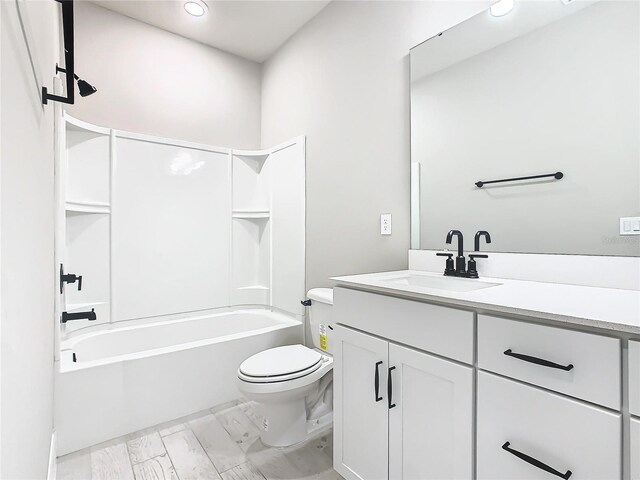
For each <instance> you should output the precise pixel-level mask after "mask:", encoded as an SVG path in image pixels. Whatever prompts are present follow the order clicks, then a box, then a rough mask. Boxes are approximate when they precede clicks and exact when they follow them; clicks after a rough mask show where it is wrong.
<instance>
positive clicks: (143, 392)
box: [55, 308, 303, 455]
mask: <svg viewBox="0 0 640 480" xmlns="http://www.w3.org/2000/svg"><path fill="white" fill-rule="evenodd" d="M302 340H303V327H302V323H301V322H300V321H299V320H297V319H296V318H294V317H292V316H289V315H285V314H283V313H279V312H276V311H272V310H269V309H265V308H255V309H243V310H235V311H226V312H222V313H209V314H206V315H204V314H202V315H194V316H191V317H188V318H178V319H171V320H164V321H156V322H153V323H144V324H134V325H130V326H119V325H118V326H115V327H114V326H111V329H109V330H97V331H96V330H92V329H90V328H89V329H86V333H81V334H77V335H74V336H73V337H71V338H68V339H66V340H64V341H62V342H61V345H60V358H59V360H58V361H56V369H55V370H56V374H55V381H56V385H55V429H56V432H57V438H58V455H65V454H67V453H70V452H73V451H76V450H79V449H82V448H85V447H88V446H90V445H94V444H96V443H100V442H102V441H105V440H109V439H111V438H115V437H119V436H121V435H125V434H127V433H131V432H134V431H137V430H141V429H143V428H147V427H151V426H153V425H157V424H159V423H162V422H166V421H169V420H173V419H175V418H178V417H182V416H185V415H189V414H191V413H195V412H198V411H200V410H204V409H206V408H210V407H212V406H214V405H218V404H220V403H224V402H228V401H230V400H233V399H234V398H237V397H239V396H240V393H239V392H238V391H237V388H236V371H237V369H238V366H239V365H240V363H241V362H242V361H243V360H244V359H246V358H247V357H249V356H250V355H253V354H254V353H257V352H259V351H262V350H265V349H267V348H271V347H275V346H280V345H289V344H294V343H301V342H302Z"/></svg>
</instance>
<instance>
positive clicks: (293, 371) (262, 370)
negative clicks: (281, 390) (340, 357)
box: [238, 345, 326, 383]
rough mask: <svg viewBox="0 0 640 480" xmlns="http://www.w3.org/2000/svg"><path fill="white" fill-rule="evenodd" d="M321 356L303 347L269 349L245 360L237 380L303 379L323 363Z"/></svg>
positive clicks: (274, 380)
mask: <svg viewBox="0 0 640 480" xmlns="http://www.w3.org/2000/svg"><path fill="white" fill-rule="evenodd" d="M325 359H326V357H325V358H323V356H322V354H320V352H317V351H316V350H312V349H310V348H307V347H305V346H304V345H287V346H284V347H276V348H271V349H269V350H265V351H263V352H260V353H256V354H255V355H252V356H251V357H249V358H247V359H246V360H245V361H244V362H242V364H241V365H240V368H239V369H238V378H240V379H241V380H244V381H245V382H251V383H274V382H284V381H287V380H294V379H296V378H301V377H305V376H307V375H309V374H311V373H313V372H315V371H316V370H318V369H319V368H320V367H322V364H323V363H324V362H323V360H325Z"/></svg>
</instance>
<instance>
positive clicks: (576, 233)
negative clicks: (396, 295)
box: [411, 0, 640, 256]
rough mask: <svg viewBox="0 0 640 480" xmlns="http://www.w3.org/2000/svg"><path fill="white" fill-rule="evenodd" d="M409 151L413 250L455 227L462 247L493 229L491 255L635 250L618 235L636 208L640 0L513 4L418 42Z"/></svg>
mask: <svg viewBox="0 0 640 480" xmlns="http://www.w3.org/2000/svg"><path fill="white" fill-rule="evenodd" d="M411 157H412V169H411V172H412V201H411V204H412V248H413V249H441V248H443V247H444V246H445V236H446V234H447V232H448V231H449V230H451V229H459V230H462V232H463V233H464V234H465V240H466V242H465V247H466V249H468V250H471V249H472V241H471V239H472V238H473V235H474V233H475V232H476V231H478V230H488V231H489V232H490V233H491V236H492V238H493V243H492V244H491V245H487V246H486V248H485V247H483V249H485V250H487V251H500V252H531V253H562V254H587V255H624V256H638V255H640V236H638V235H628V234H625V235H622V234H621V233H620V218H621V217H634V216H640V3H639V2H638V1H636V0H628V1H622V0H613V1H609V0H601V1H583V0H574V1H571V0H547V1H523V0H520V1H519V0H516V1H515V5H514V8H513V10H511V12H510V13H508V14H506V15H504V16H499V17H497V16H493V15H492V14H491V13H490V11H489V10H487V11H486V12H482V13H481V14H479V15H476V16H474V17H472V18H470V19H468V20H466V21H465V22H462V23H460V24H458V25H456V26H455V27H453V28H451V29H449V30H447V31H445V32H443V33H441V34H440V35H438V36H436V37H434V38H432V39H430V40H427V41H426V42H424V43H422V44H420V45H418V46H417V47H415V48H413V49H412V51H411ZM558 172H561V173H562V178H561V179H557V178H556V176H550V177H542V178H534V179H529V180H520V181H507V182H500V183H484V184H483V185H482V187H479V186H477V185H476V184H477V182H481V181H482V182H490V181H493V180H502V179H509V178H518V177H527V176H538V175H545V174H549V175H555V174H556V173H558ZM558 176H560V175H558ZM628 227H629V224H627V228H628Z"/></svg>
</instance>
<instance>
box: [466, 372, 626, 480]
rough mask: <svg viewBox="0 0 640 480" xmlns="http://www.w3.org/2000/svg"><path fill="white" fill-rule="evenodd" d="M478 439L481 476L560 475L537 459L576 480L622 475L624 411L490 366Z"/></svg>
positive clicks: (482, 384) (483, 376)
mask: <svg viewBox="0 0 640 480" xmlns="http://www.w3.org/2000/svg"><path fill="white" fill-rule="evenodd" d="M477 439H478V442H477V478H478V479H479V480H483V479H486V480H498V479H504V480H519V479H523V480H524V479H526V480H538V479H539V480H552V479H554V478H556V479H557V476H556V475H554V474H553V473H550V472H548V471H545V470H544V469H543V467H542V466H541V465H538V466H536V465H533V464H532V463H533V462H535V461H538V462H541V463H542V464H544V465H546V466H547V467H548V468H552V469H554V470H556V471H557V472H558V473H559V474H562V475H565V474H567V471H571V478H575V479H576V480H577V479H580V480H587V479H593V480H605V479H606V480H615V479H620V478H621V460H620V459H621V455H622V448H621V415H620V414H617V413H611V412H609V411H605V410H602V409H600V408H598V407H595V406H592V405H589V404H586V403H582V402H579V401H577V400H572V399H569V398H567V397H564V396H561V395H558V394H555V393H550V392H546V391H544V390H540V389H538V388H535V387H531V386H527V385H523V384H521V383H518V382H514V381H513V380H509V379H505V378H502V377H497V376H495V375H492V374H490V373H486V372H479V374H478V426H477ZM517 454H520V455H526V456H528V457H529V460H530V461H527V460H525V459H523V458H521V457H519V456H517ZM565 478H566V477H565Z"/></svg>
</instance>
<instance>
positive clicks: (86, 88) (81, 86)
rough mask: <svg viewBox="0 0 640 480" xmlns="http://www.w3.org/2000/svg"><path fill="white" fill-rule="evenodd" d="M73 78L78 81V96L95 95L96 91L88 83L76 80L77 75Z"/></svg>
mask: <svg viewBox="0 0 640 480" xmlns="http://www.w3.org/2000/svg"><path fill="white" fill-rule="evenodd" d="M74 76H75V77H76V80H77V81H78V90H79V91H80V96H81V97H88V96H89V95H93V94H94V93H96V92H97V91H98V90H97V89H96V87H94V86H93V85H91V84H90V83H89V82H86V81H85V80H82V79H80V78H78V76H77V75H74Z"/></svg>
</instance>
